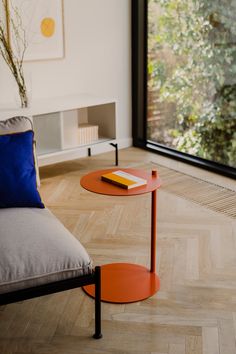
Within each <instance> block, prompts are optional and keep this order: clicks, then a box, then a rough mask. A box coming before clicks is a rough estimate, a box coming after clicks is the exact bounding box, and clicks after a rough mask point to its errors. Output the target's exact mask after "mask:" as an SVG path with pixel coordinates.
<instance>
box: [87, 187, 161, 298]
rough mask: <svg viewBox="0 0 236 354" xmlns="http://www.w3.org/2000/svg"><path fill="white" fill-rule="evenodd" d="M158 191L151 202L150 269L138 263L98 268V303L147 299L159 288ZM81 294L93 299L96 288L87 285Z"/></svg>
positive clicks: (153, 194)
mask: <svg viewBox="0 0 236 354" xmlns="http://www.w3.org/2000/svg"><path fill="white" fill-rule="evenodd" d="M156 236H157V190H155V191H153V192H152V202H151V267H150V268H151V269H150V270H148V269H147V268H146V267H143V266H141V265H138V264H130V263H111V264H106V265H103V266H101V300H102V301H105V302H111V303H119V304H122V303H130V302H136V301H141V300H144V299H147V298H148V297H150V296H152V295H154V294H155V293H156V292H157V291H158V290H159V288H160V279H159V277H158V275H157V274H156ZM83 289H84V291H85V292H86V293H87V294H88V295H90V296H92V297H94V296H95V286H94V285H87V286H84V287H83Z"/></svg>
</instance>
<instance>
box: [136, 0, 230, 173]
mask: <svg viewBox="0 0 236 354" xmlns="http://www.w3.org/2000/svg"><path fill="white" fill-rule="evenodd" d="M134 2H135V1H134ZM134 2H133V36H134V38H133V43H134V44H133V65H134V70H133V74H134V75H135V76H138V77H140V76H141V79H140V80H139V81H138V80H137V82H136V84H137V85H138V86H140V87H141V88H142V87H143V92H142V89H141V90H140V88H139V89H137V88H134V101H133V102H134V115H135V112H136V116H134V120H133V122H134V141H136V142H137V141H141V140H142V141H143V145H145V146H149V147H151V146H152V147H153V148H156V149H158V148H159V150H160V151H162V152H163V151H165V150H166V153H172V155H173V152H174V155H175V156H177V155H178V157H183V158H185V159H188V160H191V161H194V162H195V163H198V162H199V163H200V164H203V165H204V166H208V167H214V168H216V169H219V170H221V172H222V171H223V172H225V173H226V174H231V175H235V171H236V170H235V168H236V21H235V14H236V0H149V1H140V0H138V1H136V5H134ZM135 11H136V12H135ZM141 22H142V23H141ZM135 26H136V31H135V28H134V27H135ZM137 29H139V30H138V31H137ZM141 29H142V32H141ZM135 37H136V38H135ZM141 51H143V52H144V54H142V53H141ZM142 55H144V57H143V60H142V59H140V57H141V58H142ZM142 66H143V68H142ZM142 69H143V73H144V74H143V73H142ZM141 94H142V95H143V98H142V99H141V97H140V95H141ZM140 99H141V100H142V101H143V106H144V107H143V109H142V113H143V116H142V118H141V114H140V112H138V114H137V111H138V110H137V106H138V105H140ZM135 105H136V110H135ZM135 125H138V126H140V125H141V126H142V129H143V134H142V138H140V136H139V139H136V138H137V132H138V130H137V128H135ZM139 131H140V129H139ZM139 135H140V134H139ZM137 145H138V144H137Z"/></svg>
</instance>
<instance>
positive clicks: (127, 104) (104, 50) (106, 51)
mask: <svg viewBox="0 0 236 354" xmlns="http://www.w3.org/2000/svg"><path fill="white" fill-rule="evenodd" d="M130 7H131V6H130V0H64V24H65V58H64V59H59V60H50V61H35V62H26V63H25V66H24V67H25V72H26V75H27V76H30V77H31V87H32V98H33V100H37V99H39V98H44V97H52V96H63V95H66V94H70V93H77V92H78V93H91V94H95V95H99V96H102V97H112V98H115V99H116V100H117V137H118V139H120V140H121V141H123V140H124V141H126V142H128V141H129V143H131V38H130V37H131V34H130V32H131V14H130V11H131V9H130ZM13 87H14V81H13V79H12V77H11V74H10V71H9V69H8V68H7V66H6V64H5V63H4V62H3V61H2V59H1V60H0V109H1V107H3V106H6V104H8V103H10V102H13V101H14V95H15V93H13V91H14V89H13Z"/></svg>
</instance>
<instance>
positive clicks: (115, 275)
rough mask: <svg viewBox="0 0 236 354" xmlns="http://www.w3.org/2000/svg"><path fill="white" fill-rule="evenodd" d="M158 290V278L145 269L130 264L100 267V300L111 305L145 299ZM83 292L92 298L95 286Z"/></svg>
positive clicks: (85, 287)
mask: <svg viewBox="0 0 236 354" xmlns="http://www.w3.org/2000/svg"><path fill="white" fill-rule="evenodd" d="M159 288H160V280H159V277H158V276H157V275H156V274H155V273H152V272H150V270H148V269H147V268H146V267H143V266H140V265H138V264H130V263H111V264H106V265H103V266H101V300H102V301H105V302H111V303H119V304H123V303H130V302H136V301H141V300H144V299H147V298H148V297H150V296H152V295H154V294H155V293H156V292H157V291H158V290H159ZM83 289H84V291H85V292H86V293H87V294H88V295H90V296H92V297H94V295H95V286H94V285H87V286H84V287H83Z"/></svg>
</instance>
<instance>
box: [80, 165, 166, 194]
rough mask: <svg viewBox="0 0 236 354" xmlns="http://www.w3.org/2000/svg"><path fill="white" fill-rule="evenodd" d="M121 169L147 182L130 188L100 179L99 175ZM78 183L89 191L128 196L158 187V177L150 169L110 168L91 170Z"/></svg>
mask: <svg viewBox="0 0 236 354" xmlns="http://www.w3.org/2000/svg"><path fill="white" fill-rule="evenodd" d="M118 170H119V171H123V172H127V173H130V174H132V175H134V176H137V177H141V178H143V179H146V180H147V184H146V185H144V186H141V187H136V188H132V189H124V188H121V187H119V186H116V185H114V184H111V183H108V182H105V181H102V180H101V176H102V175H104V174H106V173H110V172H114V171H118ZM80 184H81V186H82V187H83V188H85V189H87V190H88V191H90V192H94V193H98V194H105V195H113V196H129V195H138V194H144V193H149V192H152V191H154V190H156V189H157V188H159V187H160V178H159V176H158V173H156V174H152V171H150V172H146V171H143V170H136V169H132V168H111V169H109V170H99V171H95V172H91V173H89V174H87V175H85V176H83V177H82V179H81V180H80Z"/></svg>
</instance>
